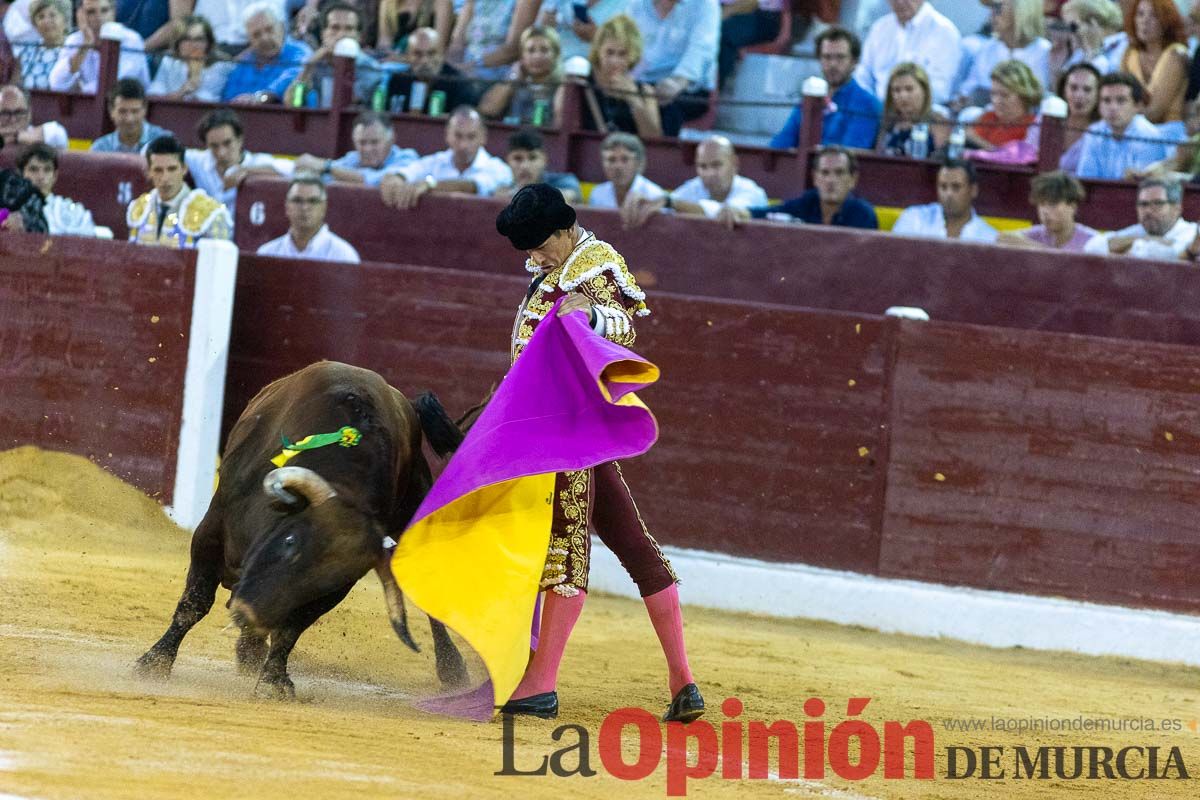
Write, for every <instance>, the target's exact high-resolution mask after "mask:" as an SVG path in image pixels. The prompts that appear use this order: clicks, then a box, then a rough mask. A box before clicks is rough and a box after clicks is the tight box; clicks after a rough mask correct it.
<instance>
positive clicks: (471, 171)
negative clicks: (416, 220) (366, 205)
mask: <svg viewBox="0 0 1200 800" xmlns="http://www.w3.org/2000/svg"><path fill="white" fill-rule="evenodd" d="M486 142H487V126H486V125H485V124H484V121H483V117H481V116H479V112H478V111H476V110H475V109H473V108H471V107H470V106H460V107H459V108H456V109H455V110H454V111H453V112H451V114H450V119H449V120H447V121H446V144H447V145H448V147H447V148H446V149H445V150H442V151H441V152H438V153H434V154H433V155H428V156H424V157H422V158H419V159H417V160H416V161H414V162H412V163H411V164H409V165H407V166H405V167H402V168H400V169H399V170H397V171H395V172H391V173H389V174H387V175H385V176H384V177H383V180H382V181H380V183H379V188H380V191H381V194H382V195H383V202H384V204H385V205H388V206H391V207H392V208H398V209H406V208H415V207H416V205H417V203H419V202H420V200H421V197H422V196H424V195H425V193H426V192H437V193H448V192H461V193H465V194H477V195H480V196H481V197H491V196H492V195H493V194H495V193H496V190H497V189H502V188H504V187H506V186H510V185H512V182H513V174H512V170H511V169H509V168H508V164H506V163H504V160H503V159H500V158H497V157H496V156H493V155H491V154H490V153H488V151H487V150H486V149H484V144H485V143H486Z"/></svg>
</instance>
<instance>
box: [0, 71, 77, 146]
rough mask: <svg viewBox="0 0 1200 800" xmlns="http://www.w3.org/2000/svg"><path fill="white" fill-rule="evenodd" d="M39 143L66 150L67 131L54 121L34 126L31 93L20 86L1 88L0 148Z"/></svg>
mask: <svg viewBox="0 0 1200 800" xmlns="http://www.w3.org/2000/svg"><path fill="white" fill-rule="evenodd" d="M39 142H45V143H46V144H48V145H50V146H51V147H56V148H58V149H60V150H62V149H65V148H66V146H67V144H68V142H67V129H66V128H64V127H63V126H62V124H61V123H58V122H53V121H51V122H46V123H43V124H41V125H34V124H33V123H32V122H30V118H29V93H28V92H26V91H25V90H24V89H22V88H21V87H19V86H11V85H9V86H0V147H2V146H4V145H11V144H14V143H15V144H38V143H39Z"/></svg>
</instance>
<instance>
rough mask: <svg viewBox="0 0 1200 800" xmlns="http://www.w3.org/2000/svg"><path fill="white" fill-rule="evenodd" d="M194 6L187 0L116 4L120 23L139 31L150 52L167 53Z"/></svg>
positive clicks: (138, 0)
mask: <svg viewBox="0 0 1200 800" xmlns="http://www.w3.org/2000/svg"><path fill="white" fill-rule="evenodd" d="M193 5H194V3H193V2H188V1H187V0H185V1H184V2H180V1H179V0H176V2H174V3H171V2H163V1H162V0H116V8H117V12H116V13H117V22H119V23H121V24H122V25H124V26H125V27H127V28H129V29H130V30H132V31H136V32H137V34H138V35H139V36H141V37H142V39H143V40H145V42H146V50H147V51H148V52H154V51H160V50H165V49H166V48H168V47H169V46H170V45H171V44H172V43H173V42H174V41H175V39H176V38H177V37H178V36H179V31H180V30H181V28H180V24H181V23H182V21H183V19H184V18H185V17H186V16H188V15H189V14H191V13H192V6H193Z"/></svg>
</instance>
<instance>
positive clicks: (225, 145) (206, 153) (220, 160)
mask: <svg viewBox="0 0 1200 800" xmlns="http://www.w3.org/2000/svg"><path fill="white" fill-rule="evenodd" d="M196 133H197V134H198V135H199V137H200V141H201V142H203V143H204V149H203V150H191V149H189V150H188V151H187V154H186V156H185V162H186V164H187V168H188V173H189V174H191V176H192V181H193V182H194V183H195V184H196V187H197V188H199V189H203V190H204V191H206V192H208V194H209V195H211V196H212V197H215V198H217V199H218V200H220V201H221V202H222V203H224V205H225V208H227V209H228V210H229V215H230V216H231V217H232V216H233V212H234V205H235V203H236V202H237V191H238V187H239V186H241V185H242V181H244V180H245V179H246V178H247V177H249V176H250V175H278V176H281V177H284V178H290V177H291V175H292V162H291V161H288V160H287V159H282V158H275V157H273V156H271V155H269V154H267V153H247V152H246V150H245V147H244V144H245V136H244V135H243V132H242V120H241V119H240V118H239V117H238V115H237V114H235V113H234V112H232V111H230V110H229V109H226V108H219V109H217V110H216V111H210V112H208V113H207V114H205V115H204V116H203V117H202V118H201V120H200V124H199V125H197V126H196Z"/></svg>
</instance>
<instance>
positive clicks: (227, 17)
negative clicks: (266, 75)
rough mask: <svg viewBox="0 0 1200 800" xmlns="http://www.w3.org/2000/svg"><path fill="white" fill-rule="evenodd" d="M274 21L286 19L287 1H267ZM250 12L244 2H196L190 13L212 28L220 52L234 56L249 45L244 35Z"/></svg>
mask: <svg viewBox="0 0 1200 800" xmlns="http://www.w3.org/2000/svg"><path fill="white" fill-rule="evenodd" d="M266 5H267V6H269V7H270V8H271V9H272V11H273V13H274V16H275V18H276V19H279V20H284V19H287V6H288V5H290V3H289V2H288V0H268V1H267V2H266ZM248 11H250V7H249V6H248V5H247V3H246V0H196V7H195V8H194V9H193V10H192V13H193V14H195V15H196V16H198V17H204V18H205V19H206V20H208V21H209V23H210V24H211V25H212V28H213V35H214V36H216V37H217V45H218V48H219V49H220V50H221V52H223V53H225V54H226V55H230V56H234V55H237V54H238V53H240V52H242V50H244V49H245V48H246V45H247V44H248V43H249V41H250V40H249V38H248V37H247V33H246V17H245V14H246V13H247V12H248Z"/></svg>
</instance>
